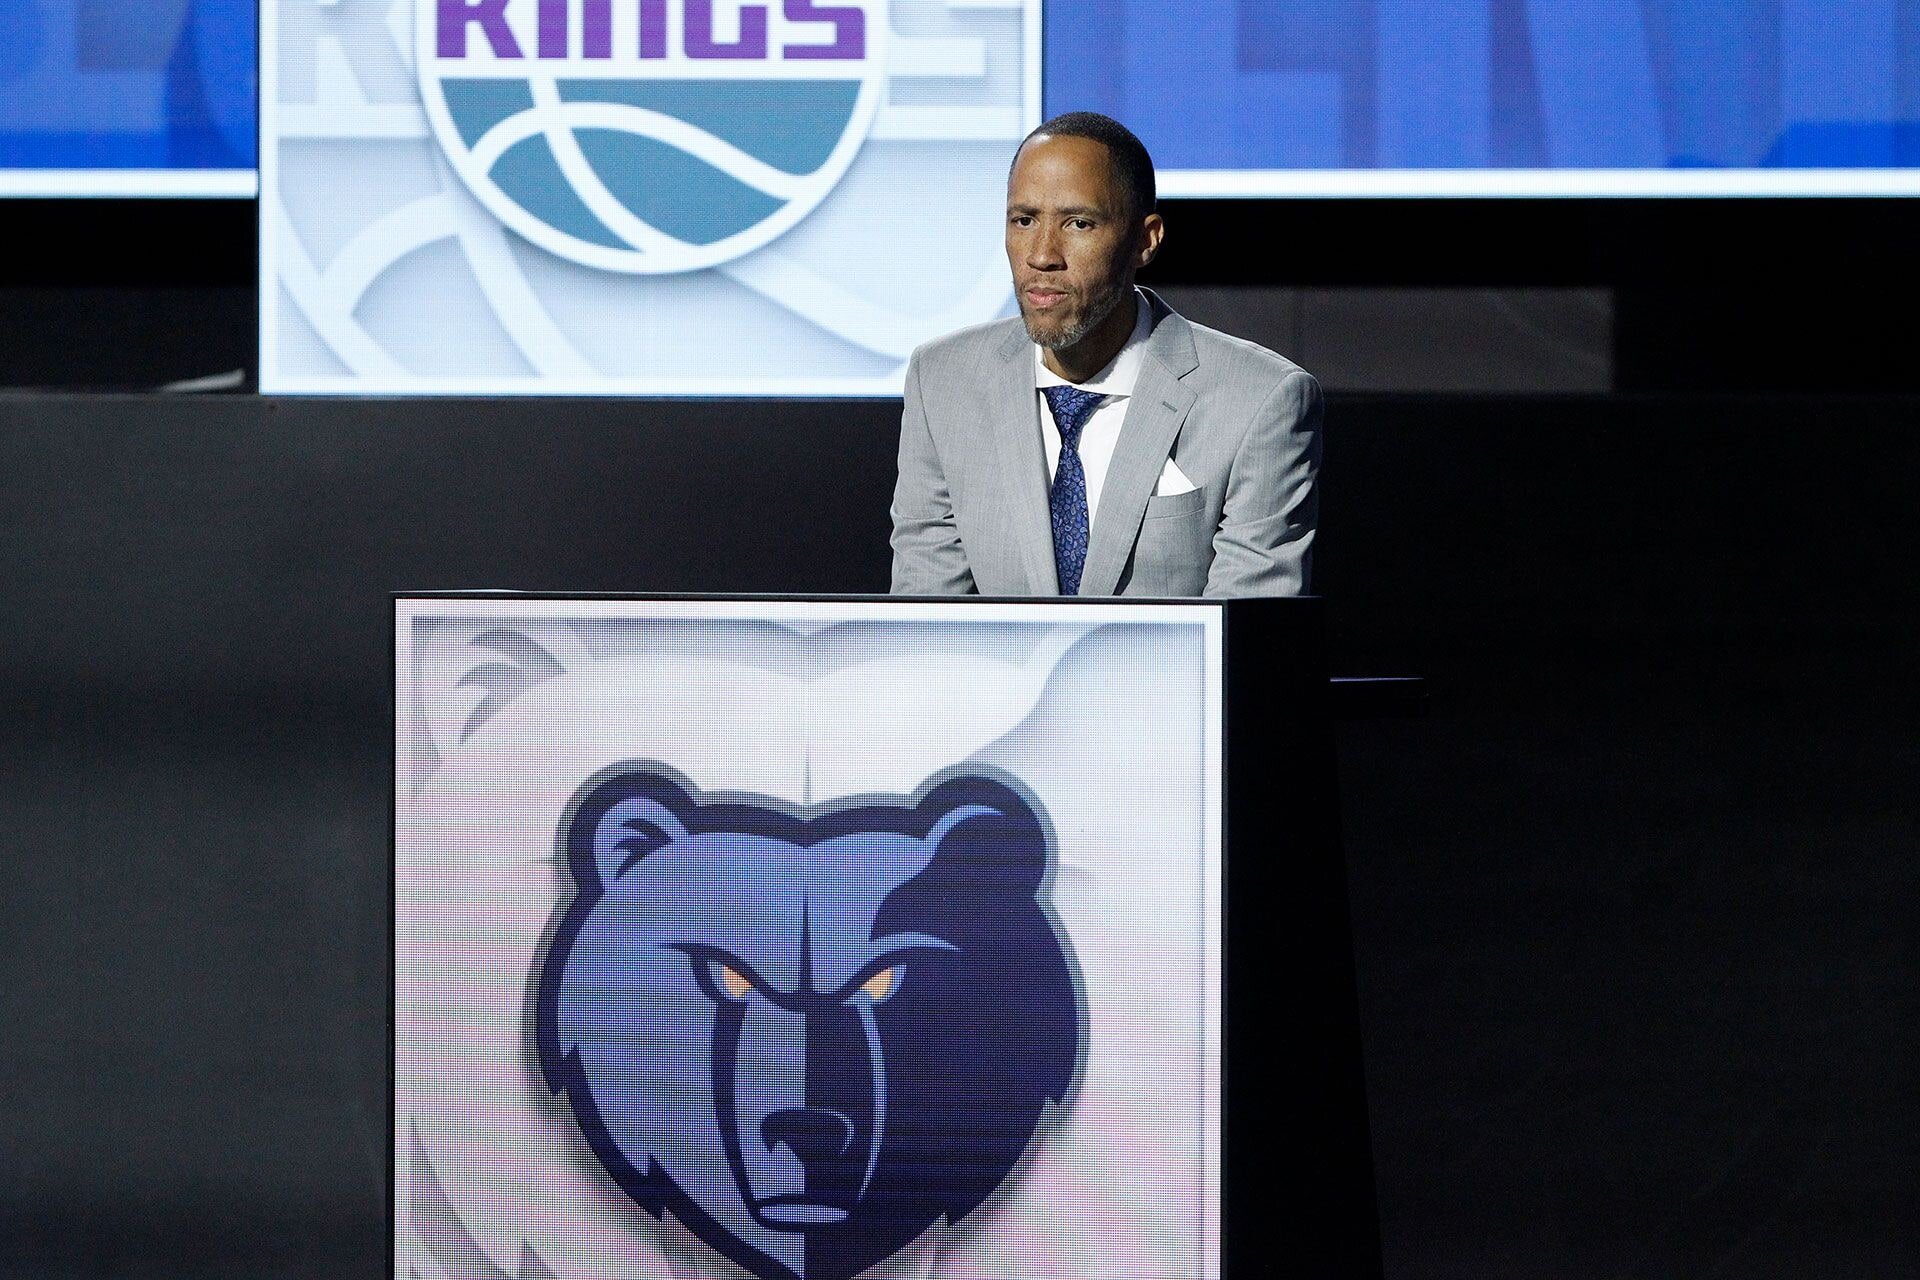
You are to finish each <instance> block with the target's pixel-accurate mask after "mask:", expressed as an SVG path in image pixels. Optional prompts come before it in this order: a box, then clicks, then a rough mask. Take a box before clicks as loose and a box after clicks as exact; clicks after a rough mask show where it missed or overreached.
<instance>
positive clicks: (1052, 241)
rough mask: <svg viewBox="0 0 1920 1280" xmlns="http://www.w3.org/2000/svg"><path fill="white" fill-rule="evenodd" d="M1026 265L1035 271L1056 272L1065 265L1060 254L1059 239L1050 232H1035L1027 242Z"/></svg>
mask: <svg viewBox="0 0 1920 1280" xmlns="http://www.w3.org/2000/svg"><path fill="white" fill-rule="evenodd" d="M1027 265H1028V266H1030V267H1032V268H1033V269H1034V270H1035V271H1057V270H1059V269H1060V268H1061V267H1064V266H1066V265H1067V262H1066V259H1065V258H1064V257H1063V256H1062V255H1061V253H1060V238H1059V237H1058V236H1057V235H1055V234H1054V233H1053V232H1051V231H1036V232H1034V233H1033V238H1032V239H1031V240H1029V241H1027Z"/></svg>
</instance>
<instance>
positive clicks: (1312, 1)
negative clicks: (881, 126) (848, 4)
mask: <svg viewBox="0 0 1920 1280" xmlns="http://www.w3.org/2000/svg"><path fill="white" fill-rule="evenodd" d="M1046 50H1047V53H1046V62H1047V81H1046V99H1047V110H1048V112H1049V113H1050V114H1051V113H1054V112H1059V111H1067V110H1094V111H1104V112H1107V113H1109V114H1111V115H1114V116H1117V117H1119V118H1120V119H1122V120H1125V121H1127V122H1128V123H1129V124H1130V125H1131V126H1132V127H1133V128H1134V129H1135V130H1136V131H1137V132H1138V133H1139V134H1140V135H1141V137H1142V138H1143V140H1144V141H1145V142H1146V143H1147V145H1148V148H1149V149H1150V150H1151V151H1152V152H1153V155H1154V158H1155V160H1156V162H1157V163H1158V165H1159V166H1160V168H1161V170H1162V177H1161V183H1162V187H1161V189H1162V191H1163V193H1165V194H1169V195H1190V196H1241V195H1273V196H1287V195H1293V196H1370V195H1382V196H1561V195H1564V196H1616V195H1644V196H1664V195H1673V196H1686V195H1886V194H1904V195H1912V194H1920V0H1049V2H1048V4H1047V20H1046Z"/></svg>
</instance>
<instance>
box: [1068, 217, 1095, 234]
mask: <svg viewBox="0 0 1920 1280" xmlns="http://www.w3.org/2000/svg"><path fill="white" fill-rule="evenodd" d="M1067 225H1068V226H1070V227H1072V228H1073V229H1074V230H1075V231H1091V230H1093V224H1092V223H1091V222H1088V221H1087V220H1086V219H1085V218H1075V219H1074V220H1073V221H1072V222H1070V223H1068V224H1067Z"/></svg>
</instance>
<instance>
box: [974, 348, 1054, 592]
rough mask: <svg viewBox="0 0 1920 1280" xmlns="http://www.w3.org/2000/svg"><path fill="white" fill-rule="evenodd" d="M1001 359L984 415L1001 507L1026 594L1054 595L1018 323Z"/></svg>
mask: <svg viewBox="0 0 1920 1280" xmlns="http://www.w3.org/2000/svg"><path fill="white" fill-rule="evenodd" d="M998 355H999V356H1000V362H1001V363H1000V371H999V376H997V377H995V378H993V379H992V380H991V386H990V389H989V392H988V404H987V406H986V415H987V422H988V424H989V428H990V430H991V431H992V432H993V441H992V443H993V456H994V458H995V460H996V465H997V467H998V470H999V473H1000V485H999V488H1000V505H1001V508H1002V509H1003V510H1004V511H1005V512H1006V513H1007V523H1008V525H1009V526H1010V528H1009V529H1008V533H1009V534H1010V536H1011V537H1012V539H1013V545H1014V546H1016V547H1018V548H1019V549H1020V562H1021V565H1022V567H1024V568H1025V570H1026V575H1027V592H1028V594H1032V595H1047V596H1050V595H1055V594H1058V592H1059V590H1060V578H1059V575H1058V573H1057V572H1056V571H1055V569H1054V565H1053V517H1052V515H1051V513H1050V511H1049V508H1048V505H1047V499H1048V494H1047V455H1046V452H1045V450H1044V449H1043V448H1042V447H1041V444H1040V409H1039V404H1040V401H1039V395H1038V393H1037V392H1035V390H1034V388H1033V345H1032V344H1031V343H1030V342H1028V341H1027V336H1026V332H1025V330H1023V329H1022V328H1021V327H1020V326H1019V325H1018V324H1017V323H1016V324H1014V325H1013V326H1011V327H1010V328H1009V329H1008V332H1007V339H1006V341H1005V342H1003V343H1002V344H1001V346H1000V349H999V352H998Z"/></svg>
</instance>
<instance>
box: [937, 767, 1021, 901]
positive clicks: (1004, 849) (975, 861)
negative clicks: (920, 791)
mask: <svg viewBox="0 0 1920 1280" xmlns="http://www.w3.org/2000/svg"><path fill="white" fill-rule="evenodd" d="M919 808H920V813H921V815H922V816H923V817H925V818H926V819H928V825H927V837H926V838H927V843H928V844H930V845H932V846H933V847H934V856H933V861H934V865H943V866H946V867H947V868H949V869H958V867H959V865H961V864H964V866H965V867H966V869H967V872H968V875H969V878H972V877H973V876H977V875H985V876H989V877H991V878H992V880H993V881H994V882H995V883H997V884H999V885H1000V886H1001V887H1002V888H1011V889H1015V890H1017V891H1018V892H1020V893H1023V894H1031V893H1034V892H1035V891H1037V890H1038V889H1039V888H1040V883H1041V881H1042V880H1044V879H1045V878H1046V874H1047V831H1046V827H1045V825H1044V824H1043V823H1042V821H1041V818H1040V811H1039V807H1038V806H1037V805H1035V804H1034V803H1033V802H1031V801H1029V800H1028V799H1027V798H1026V797H1025V796H1023V795H1021V794H1020V793H1019V792H1018V791H1016V790H1014V789H1013V788H1012V787H1010V786H1008V785H1007V784H1006V783H1004V782H1001V781H999V780H998V779H995V778H982V777H975V776H965V777H958V778H949V779H947V780H946V781H945V782H942V783H941V784H940V785H939V786H937V787H935V788H934V789H933V790H931V791H929V792H928V793H927V796H926V799H924V800H922V801H921V802H920V806H919Z"/></svg>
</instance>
